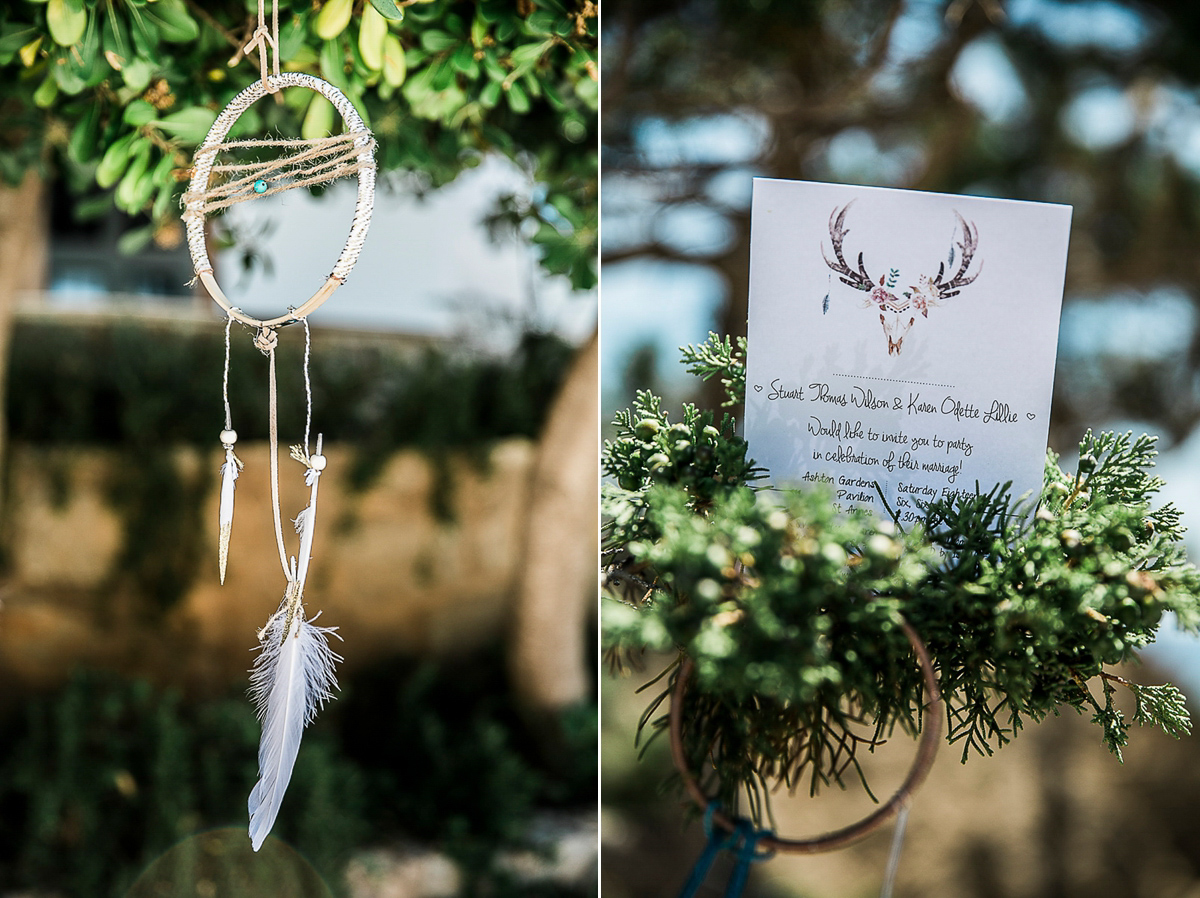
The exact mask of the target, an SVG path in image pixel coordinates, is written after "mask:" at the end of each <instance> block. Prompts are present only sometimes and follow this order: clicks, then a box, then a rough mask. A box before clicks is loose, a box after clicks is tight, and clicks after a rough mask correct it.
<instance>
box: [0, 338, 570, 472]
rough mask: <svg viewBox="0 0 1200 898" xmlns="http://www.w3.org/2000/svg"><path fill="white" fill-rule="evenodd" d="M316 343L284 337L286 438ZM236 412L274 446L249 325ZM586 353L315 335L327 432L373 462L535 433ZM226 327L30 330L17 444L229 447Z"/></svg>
mask: <svg viewBox="0 0 1200 898" xmlns="http://www.w3.org/2000/svg"><path fill="white" fill-rule="evenodd" d="M303 351H304V340H303V333H302V332H301V330H300V329H299V328H298V327H292V328H287V329H285V330H284V331H282V332H281V336H280V347H279V349H278V350H277V367H278V377H279V394H280V401H279V431H280V434H281V437H280V439H281V441H285V442H286V441H287V440H289V439H291V440H294V439H295V438H296V437H298V436H299V434H301V433H302V432H303V428H304V384H303V380H302V374H301V372H302V370H303ZM231 355H232V361H231V365H230V404H231V407H232V412H233V422H234V427H235V428H236V429H237V431H238V434H239V436H240V438H241V439H243V440H247V439H248V440H263V439H266V437H267V361H266V359H265V358H264V357H263V355H262V354H261V353H260V352H258V350H256V349H255V348H254V347H253V345H252V344H251V341H250V337H249V335H248V332H247V331H245V330H244V329H242V328H240V327H237V328H235V329H234V333H233V340H232V353H231ZM571 355H572V349H571V347H570V346H569V345H568V344H567V343H566V342H565V341H563V340H562V339H561V338H559V337H557V336H554V335H552V334H543V333H528V334H526V335H525V336H524V337H523V338H522V339H521V342H520V345H519V346H518V347H517V350H516V351H515V352H514V353H513V354H512V355H511V356H510V357H509V358H503V359H496V358H487V357H483V356H480V355H473V354H469V353H464V352H461V351H453V350H450V349H447V348H439V347H437V346H433V347H430V348H426V349H424V350H420V351H418V352H416V353H414V352H413V351H412V350H411V349H408V350H407V351H406V350H405V349H404V348H402V347H400V346H399V344H397V345H389V344H388V343H387V342H386V341H384V340H369V341H368V340H364V341H362V342H361V343H353V342H351V341H347V340H346V339H344V338H337V339H331V338H326V335H325V334H321V333H320V332H315V333H314V336H313V352H312V366H311V368H312V390H313V428H314V434H315V432H316V431H317V430H320V431H322V432H324V434H325V439H326V440H327V441H332V442H347V443H353V444H355V445H357V446H359V447H360V448H362V449H363V450H364V451H368V452H371V453H378V452H391V451H392V450H395V449H398V448H401V447H417V448H421V449H427V450H430V451H437V450H442V449H445V448H447V447H455V448H460V447H473V446H477V445H479V444H481V443H486V442H488V441H491V440H495V439H499V438H502V437H510V436H528V437H532V436H535V435H536V434H537V432H538V430H539V429H540V427H541V424H542V421H543V419H544V416H545V413H546V409H547V407H548V406H549V403H550V401H551V399H552V398H553V396H554V393H555V391H556V390H557V387H558V385H559V383H560V382H561V380H562V378H563V375H564V372H565V369H566V366H567V365H568V363H569V361H570V358H571ZM223 365H224V327H223V325H222V323H220V322H216V321H214V322H213V324H212V326H211V327H209V328H201V329H197V330H194V331H190V332H188V331H184V330H180V329H178V328H169V327H163V326H153V325H145V324H135V323H118V324H86V325H81V324H67V323H50V322H44V321H29V322H20V323H18V324H17V326H16V328H15V331H14V333H13V339H12V350H11V357H10V362H9V381H8V383H9V388H8V398H7V416H8V426H9V434H10V435H11V437H12V438H13V439H17V440H25V441H29V442H34V443H85V444H93V445H96V444H99V445H117V446H130V447H139V448H146V447H152V446H164V445H172V444H192V445H197V446H203V447H215V446H217V445H218V439H217V435H218V434H219V433H220V432H221V430H222V428H223V426H224V410H223V408H222V404H221V371H222V367H223Z"/></svg>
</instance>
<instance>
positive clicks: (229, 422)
mask: <svg viewBox="0 0 1200 898" xmlns="http://www.w3.org/2000/svg"><path fill="white" fill-rule="evenodd" d="M232 327H233V316H232V315H230V316H229V320H228V321H226V322H225V376H224V378H223V380H222V381H221V387H222V395H223V396H224V399H225V429H226V430H233V416H232V415H231V414H230V412H229V330H230V328H232Z"/></svg>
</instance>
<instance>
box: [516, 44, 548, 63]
mask: <svg viewBox="0 0 1200 898" xmlns="http://www.w3.org/2000/svg"><path fill="white" fill-rule="evenodd" d="M552 46H554V41H539V42H538V43H536V44H521V46H519V47H517V48H516V49H514V50H513V51H512V53H511V54H509V58H510V59H511V60H512V64H513V65H514V66H516V67H518V68H526V67H529V66H533V65H534V64H536V63H537V61H538V60H539V59H541V58H542V54H543V53H545V52H546V51H547V50H549V49H550V48H551V47H552Z"/></svg>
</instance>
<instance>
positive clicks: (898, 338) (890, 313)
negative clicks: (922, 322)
mask: <svg viewBox="0 0 1200 898" xmlns="http://www.w3.org/2000/svg"><path fill="white" fill-rule="evenodd" d="M853 204H854V201H853V200H851V201H850V202H848V203H846V205H844V206H842V207H841V208H840V209H839V208H838V207H836V206H835V207H834V209H833V212H832V213H831V214H830V216H829V239H830V241H831V242H832V243H833V255H834V258H835V259H837V261H836V262H831V261H829V257H828V256H827V255H825V244H824V242H822V244H821V258H822V259H824V260H825V264H826V265H828V266H829V268H830V269H831V270H833V271H834V272H835V273H836V274H837V276H838V280H840V281H841V282H842V283H843V284H846V285H847V286H850V287H853V288H854V289H855V290H861V291H863V292H864V293H866V294H867V297H866V298H864V299H863V307H864V308H870V307H875V308H878V310H879V323H880V325H882V327H883V333H884V336H886V337H887V341H888V355H899V354H900V350H901V348H902V347H903V346H904V338H905V337H906V336H907V335H908V332H909V330H910V329H911V328H912V326H913V325H914V324H915V323H916V315H917V313H920V315H921V317H922V318H928V317H929V310H930V308H937V307H938V306H940V305H942V303H943V302H944V301H945V300H947V299H949V298H950V297H952V296H958V294H959V293H960V292H961V291H962V289H963V288H964V287H966V286H968V285H970V284H972V283H974V281H975V279H976V278H978V277H979V275H980V274H981V273H982V272H983V263H982V262H980V263H979V267H978V268H977V269H976V270H975V273H974V274H971V273H970V270H971V264H972V263H973V262H974V261H975V251H976V250H977V249H978V248H979V229H978V228H977V227H976V226H975V225H974V224H973V223H971V222H968V221H967V220H966V219H965V218H963V217H962V215H961V214H960V213H959V212H958V210H955V212H954V216H955V218H957V219H958V225H957V226H956V227H955V229H954V230H955V233H957V232H958V231H959V229H961V230H962V239H961V240H959V241H957V242H955V241H954V236H953V235H951V246H950V257H949V258H948V259H947V260H946V261H945V262H942V263H940V264H939V265H938V270H937V275H936V276H935V277H930V276H929V275H927V274H923V275H921V276H920V277H919V278H917V284H916V285H915V286H912V287H909V289H908V290H906V291H904V292H903V293H902V294H900V295H899V296H897V295H896V294H895V293H893V292H892V291H891V290H890V289H888V288H889V287H893V286H894V284H895V281H896V279H897V278H898V276H899V269H895V268H893V269H892V270H891V273H890V274H889V276H888V278H887V283H886V286H885V283H884V281H885V279H884V278H880V279H879V281H878V283H877V282H876V281H875V280H874V279H873V278H872V277H871V276H870V275H869V274H867V269H866V266H865V264H864V263H863V254H862V253H861V252H860V253H859V254H858V270H857V271H855V270H854V269H853V268H851V267H850V266H849V265H848V264H847V263H846V257H845V255H844V252H843V250H842V242H843V241H844V240H845V238H846V234H848V233H849V228H847V227H846V213H847V212H848V211H849V209H850V207H851V206H852V205H853ZM956 247H957V249H958V270H957V271H955V272H954V276H953V277H952V278H950V280H946V266H947V265H951V266H952V265H953V264H954V257H955V248H956ZM826 303H828V296H827V297H826ZM823 308H824V310H825V311H828V307H827V305H826V306H825V307H823Z"/></svg>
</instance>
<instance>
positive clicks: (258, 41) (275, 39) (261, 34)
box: [242, 0, 279, 94]
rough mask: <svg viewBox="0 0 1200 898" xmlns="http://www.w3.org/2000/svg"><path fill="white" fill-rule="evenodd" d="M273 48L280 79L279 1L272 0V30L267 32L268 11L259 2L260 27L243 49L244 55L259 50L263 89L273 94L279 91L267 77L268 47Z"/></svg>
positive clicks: (274, 60) (272, 52)
mask: <svg viewBox="0 0 1200 898" xmlns="http://www.w3.org/2000/svg"><path fill="white" fill-rule="evenodd" d="M268 46H270V48H271V58H272V64H273V68H274V71H275V77H276V78H278V77H279V0H271V30H270V31H267V11H266V7H265V3H264V0H258V27H257V28H255V29H254V34H253V35H251V37H250V42H249V43H248V44H246V46H244V47H242V53H243V54H245V53H249V52H250V51H251V50H254V49H257V50H258V71H259V76H260V77H261V78H262V83H263V88H264V89H265V90H266V91H267V93H270V94H273V93H275V92H276V91H278V90H279V88H278V87H276V86H275V85H274V84H272V83H271V79H270V78H268V77H267V47H268Z"/></svg>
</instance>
